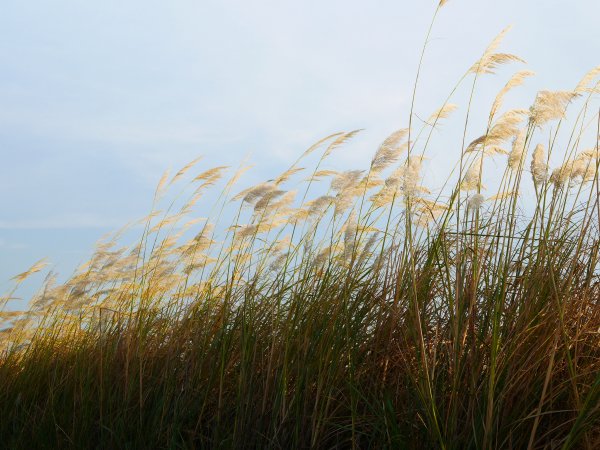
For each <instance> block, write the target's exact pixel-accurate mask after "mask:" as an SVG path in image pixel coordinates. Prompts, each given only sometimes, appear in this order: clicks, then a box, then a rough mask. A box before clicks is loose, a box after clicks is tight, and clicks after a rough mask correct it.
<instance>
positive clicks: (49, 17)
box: [0, 0, 600, 290]
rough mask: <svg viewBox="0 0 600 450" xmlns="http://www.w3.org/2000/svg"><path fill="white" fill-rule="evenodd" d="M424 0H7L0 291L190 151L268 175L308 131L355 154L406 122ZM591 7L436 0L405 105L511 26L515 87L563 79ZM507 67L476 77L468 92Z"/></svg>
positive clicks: (140, 197) (0, 23)
mask: <svg viewBox="0 0 600 450" xmlns="http://www.w3.org/2000/svg"><path fill="white" fill-rule="evenodd" d="M434 8H435V1H433V0H432V1H429V0H418V1H398V0H381V1H370V2H365V1H355V0H343V1H342V0H339V1H338V0H334V1H328V0H319V1H315V0H305V1H301V2H299V1H294V2H292V1H287V0H278V1H264V0H253V1H247V0H246V1H227V0H219V1H201V0H196V1H191V0H170V1H163V0H161V1H158V0H143V1H141V0H128V1H126V2H123V1H115V0H104V1H101V2H100V1H97V2H92V1H75V0H72V1H67V0H52V1H29V2H26V1H21V0H6V1H5V2H3V5H2V7H1V8H0V61H1V66H0V67H1V68H2V70H0V154H1V156H2V158H1V159H0V205H1V208H0V289H1V290H6V289H8V287H9V286H10V283H7V282H6V280H8V278H10V277H11V276H13V275H14V274H16V273H18V272H20V271H22V270H24V269H26V268H27V267H28V266H29V265H30V264H31V263H33V262H34V261H36V260H37V259H39V258H40V257H42V256H48V257H49V258H50V260H51V261H52V262H53V263H54V264H55V265H56V267H57V268H58V269H59V270H60V271H62V272H67V273H68V272H70V271H71V270H72V269H73V268H74V266H75V265H76V264H77V263H78V262H80V261H81V260H83V259H84V258H85V256H86V255H88V254H89V251H90V249H91V247H92V244H93V242H94V241H95V240H96V239H97V238H98V237H99V236H100V235H102V234H103V233H105V232H107V231H109V230H111V229H115V228H118V227H119V226H120V225H122V224H124V223H126V222H128V221H130V220H132V219H137V218H139V217H141V216H142V215H144V214H145V213H146V212H147V210H148V207H149V203H150V200H151V196H152V191H153V188H154V185H155V183H156V182H157V180H158V179H159V178H160V175H161V174H162V172H163V171H164V169H165V168H167V167H171V168H173V169H177V168H179V167H180V166H181V165H183V164H185V163H186V162H188V161H189V160H191V159H193V158H194V157H196V156H198V155H200V154H203V155H205V156H206V159H205V161H204V162H203V164H204V166H214V165H221V164H233V165H235V164H236V163H238V162H239V160H240V159H241V158H243V157H244V156H245V155H247V154H251V155H252V156H251V158H250V159H251V161H252V162H253V163H255V164H256V166H257V168H256V170H255V174H254V176H255V177H256V178H261V177H267V178H268V177H269V176H271V175H273V174H274V173H276V172H277V171H279V170H281V169H283V168H284V167H285V165H286V164H288V163H289V162H290V161H291V160H293V159H294V158H295V157H296V156H297V155H298V154H299V153H301V152H302V151H303V150H304V149H305V148H306V147H308V146H309V145H310V144H311V143H312V142H314V141H316V140H317V139H319V138H321V137H323V136H325V135H327V134H330V133H332V132H336V131H340V130H350V129H354V128H365V129H366V132H365V133H364V135H363V136H362V137H361V138H360V139H359V140H358V141H357V145H355V146H353V147H349V150H348V151H347V152H345V153H343V155H342V156H341V158H342V159H343V160H344V161H345V163H347V164H349V165H352V166H357V165H360V164H362V163H363V162H365V161H366V160H367V159H368V158H369V156H370V155H371V152H372V150H373V149H374V148H375V145H376V144H377V143H378V142H380V141H381V140H382V139H383V138H384V137H385V135H386V134H387V133H389V132H391V131H393V130H394V129H396V128H398V127H400V126H403V125H405V124H406V117H407V113H408V102H409V96H410V92H411V86H412V82H413V79H414V74H415V69H416V64H417V60H418V56H419V51H420V46H421V44H422V40H423V37H424V34H425V31H426V28H427V26H428V23H429V21H430V19H431V15H432V13H433V10H434ZM598 17H600V2H599V1H598V0H569V1H567V0H562V1H558V0H544V1H542V0H518V1H517V0H503V1H501V2H500V1H497V0H450V1H449V2H448V4H447V6H446V7H444V9H443V10H442V12H441V13H440V16H439V19H438V22H437V25H436V27H435V29H434V31H433V35H432V41H431V46H430V49H429V51H428V53H427V56H426V59H425V66H424V69H423V78H422V84H421V86H422V89H421V90H420V92H419V95H418V98H417V103H418V105H417V112H418V113H419V112H421V113H422V114H423V115H425V116H426V115H428V113H429V112H431V111H432V110H433V109H435V108H436V107H437V106H439V103H440V102H441V101H442V99H443V97H444V95H445V94H446V93H447V92H448V91H449V89H450V88H451V87H452V85H453V84H454V82H455V81H456V80H457V79H458V77H459V76H460V74H461V73H462V72H463V71H464V70H465V69H466V68H467V67H469V66H470V65H471V64H472V62H473V61H474V60H476V59H477V57H478V56H479V54H480V53H481V51H482V50H483V49H484V48H485V46H486V45H487V43H488V42H489V41H490V40H491V39H492V38H493V37H494V36H495V35H496V34H497V33H498V32H499V31H500V30H502V29H503V28H504V27H505V26H506V25H509V24H513V25H514V28H513V30H512V31H511V33H510V34H509V35H508V37H507V39H506V40H505V43H504V45H503V49H505V50H506V51H510V52H514V53H517V54H518V55H520V56H522V57H523V58H524V59H526V60H527V61H528V63H529V68H530V69H532V70H534V71H535V72H536V73H537V76H536V78H535V80H534V81H532V82H530V83H529V85H530V86H531V89H530V90H525V91H523V92H522V94H515V95H516V97H513V98H516V99H517V100H518V99H519V97H518V96H519V95H522V96H523V102H524V104H523V106H528V104H529V103H530V101H531V100H532V98H533V95H534V92H535V90H537V89H545V88H547V89H568V88H570V87H573V86H574V85H575V84H576V83H577V81H578V80H579V78H580V77H581V76H582V75H583V73H585V72H586V71H587V70H589V69H590V68H591V67H593V66H595V65H597V64H598V63H599V62H600V61H599V60H598V55H600V31H599V30H600V27H598ZM504 81H505V78H498V80H497V81H490V83H488V84H487V85H485V86H483V87H482V97H483V98H486V97H485V94H486V92H487V94H488V97H489V95H491V94H492V93H495V92H496V90H497V88H498V86H499V85H500V84H502V83H503V82H504ZM486 89H487V90H488V91H486ZM462 106H464V105H462ZM451 159H452V160H454V159H455V157H454V156H453V157H452V158H451ZM439 164H440V165H444V164H445V162H444V158H443V157H441V158H440V163H439ZM434 173H435V172H434Z"/></svg>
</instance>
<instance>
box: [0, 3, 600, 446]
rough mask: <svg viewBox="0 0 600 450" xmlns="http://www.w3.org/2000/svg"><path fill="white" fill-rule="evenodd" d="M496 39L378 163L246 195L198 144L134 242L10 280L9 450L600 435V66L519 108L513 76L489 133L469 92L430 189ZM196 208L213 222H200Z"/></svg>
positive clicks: (3, 408) (3, 423)
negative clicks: (459, 94) (443, 174)
mask: <svg viewBox="0 0 600 450" xmlns="http://www.w3.org/2000/svg"><path fill="white" fill-rule="evenodd" d="M443 3H444V2H442V4H443ZM503 35H504V33H502V34H501V35H500V36H498V38H496V39H495V40H494V41H493V42H492V43H491V44H490V45H489V46H488V48H487V49H486V50H485V52H484V53H483V55H482V56H481V58H479V60H478V61H477V62H476V63H475V64H474V65H473V66H472V67H471V68H470V69H469V70H468V71H467V72H466V73H465V75H464V76H463V77H462V78H461V80H460V82H459V83H458V85H457V87H455V88H454V89H453V90H452V91H451V94H450V95H449V96H448V99H447V100H446V101H445V102H444V104H443V105H442V107H441V108H440V109H439V110H437V111H435V112H434V113H433V114H432V115H431V117H430V118H429V119H428V120H426V121H419V122H417V120H416V119H415V114H414V111H413V108H412V107H411V111H410V112H409V116H408V117H409V120H408V124H407V128H403V129H400V130H397V131H395V132H394V133H392V134H391V135H390V136H389V137H388V138H387V139H385V140H384V142H383V143H382V144H381V146H380V147H379V148H378V149H377V150H376V152H375V155H374V157H373V158H372V161H371V164H370V166H369V167H368V168H367V169H366V170H363V171H360V170H349V171H335V170H328V169H326V166H327V162H328V161H329V158H330V157H331V155H332V154H333V153H334V151H335V150H336V149H338V148H340V147H341V146H342V145H344V144H346V143H347V141H349V140H350V139H351V138H352V137H353V136H354V135H355V134H356V133H357V132H356V131H352V132H342V133H336V134H333V135H331V136H328V137H326V138H324V139H322V140H321V141H319V142H318V143H316V144H315V145H313V146H312V147H310V148H309V149H308V150H307V151H306V152H304V154H303V155H302V157H301V158H300V159H299V160H298V161H297V162H296V163H294V164H293V165H292V166H291V167H290V168H289V169H288V170H286V171H285V172H284V173H282V174H281V175H279V176H277V177H275V178H273V179H272V180H270V181H268V182H264V183H260V184H258V185H256V186H253V187H250V188H247V189H244V190H243V191H242V192H241V193H238V194H236V192H237V190H238V189H236V188H235V186H236V185H237V183H238V181H239V179H240V178H241V177H242V174H243V173H244V171H245V170H246V168H245V167H241V168H239V169H238V170H237V171H235V172H234V173H233V175H232V176H231V177H230V178H229V179H227V178H222V177H224V176H225V174H226V173H227V170H226V168H224V167H216V168H212V169H209V170H204V171H201V170H198V169H197V167H198V164H199V161H198V160H196V161H193V162H192V163H190V164H188V165H187V166H186V167H184V168H183V169H182V170H180V171H179V172H177V173H176V174H175V176H174V177H169V176H168V175H167V174H165V176H164V177H163V179H162V180H161V182H160V183H159V186H158V188H157V190H156V194H155V197H154V203H153V209H152V212H151V213H150V214H149V215H148V216H147V217H146V218H144V219H143V220H142V221H141V222H140V224H141V226H140V227H138V228H136V227H133V228H132V229H131V230H129V232H130V233H131V232H135V231H136V230H141V229H143V232H141V237H140V238H139V240H138V241H137V242H136V244H135V245H132V246H129V247H127V246H125V247H120V246H119V245H118V242H120V241H119V236H120V233H121V232H120V233H117V234H116V235H115V236H113V237H112V238H110V239H108V240H106V241H103V242H102V243H101V244H99V246H98V248H97V249H96V252H95V253H94V254H93V256H92V257H91V259H90V260H89V261H88V262H87V263H86V264H84V265H82V266H81V267H80V268H79V269H78V270H77V271H76V272H75V274H74V275H73V276H72V277H71V278H70V279H68V280H67V281H66V282H65V283H61V284H58V283H56V282H55V281H54V280H53V277H52V275H50V276H49V277H47V279H46V282H45V284H44V286H43V287H42V288H41V289H40V291H39V293H38V294H37V295H35V296H34V297H33V298H32V299H31V302H30V308H29V309H28V310H27V311H24V312H20V311H12V310H11V309H10V308H6V306H9V305H10V304H11V302H12V300H11V299H12V297H13V295H14V291H13V292H11V293H9V294H8V295H7V296H5V297H4V298H3V299H2V301H1V302H0V306H4V312H2V313H1V316H0V318H1V319H2V320H4V326H3V328H1V330H2V331H1V332H0V333H1V334H0V343H1V353H0V446H2V447H4V448H29V449H31V448H36V449H37V448H261V449H263V448H282V449H292V448H340V449H341V448H344V449H345V448H377V449H380V448H443V449H466V448H481V449H483V448H498V449H500V448H502V449H504V448H515V449H521V448H540V449H542V448H544V449H554V448H564V449H568V448H587V449H592V448H598V447H600V406H599V405H600V283H599V282H600V276H599V275H600V273H599V266H598V262H599V250H600V245H599V243H600V241H599V239H600V236H599V229H600V203H599V200H600V199H599V197H600V196H599V193H600V180H599V179H598V166H599V164H600V157H599V149H598V125H599V124H600V117H599V115H598V112H597V106H596V107H595V106H594V101H595V100H597V94H598V92H599V90H600V89H599V85H598V81H597V78H598V76H599V75H600V67H599V68H596V69H594V70H592V71H590V72H589V73H588V74H587V75H586V76H585V77H584V78H583V79H582V80H581V82H580V83H578V84H577V86H576V87H575V88H574V89H573V90H568V91H541V92H539V93H538V94H537V96H536V97H535V100H534V102H533V104H532V106H531V107H530V108H528V109H507V108H505V107H504V105H503V103H504V100H505V98H506V96H507V94H508V93H509V91H511V90H512V89H513V88H515V87H517V86H519V85H521V84H522V83H523V82H524V80H525V78H526V77H528V76H530V75H531V73H530V72H527V71H519V72H517V73H515V74H514V75H513V76H511V77H510V79H509V80H508V82H507V83H506V85H505V87H504V88H502V89H501V91H500V92H499V93H498V95H497V96H496V98H495V99H494V101H493V103H492V106H491V108H490V112H489V116H488V120H487V127H486V129H484V130H482V132H481V133H478V134H480V136H479V137H477V138H475V139H473V138H472V137H467V135H468V133H467V125H468V123H469V120H470V119H469V108H467V112H466V114H464V120H462V121H461V122H460V123H461V130H460V131H461V134H462V145H459V149H458V151H457V152H456V154H457V160H458V161H457V165H456V167H455V168H454V170H452V173H451V174H450V175H449V177H448V180H447V182H446V183H445V184H444V186H443V188H441V189H440V190H439V192H435V193H432V192H430V191H429V190H428V189H427V188H426V187H425V186H424V185H423V183H422V175H421V174H422V169H424V167H425V166H424V165H425V164H426V162H425V156H426V155H427V154H428V151H429V146H430V139H431V138H432V134H433V133H434V131H437V130H438V127H439V123H440V122H441V121H444V120H447V118H448V117H449V116H450V114H451V113H452V112H453V110H454V109H455V105H454V104H452V103H449V102H450V100H452V97H453V96H454V95H455V92H456V91H457V88H458V87H459V86H463V85H466V86H467V87H468V91H467V95H468V98H467V102H468V103H469V104H470V102H471V100H472V98H473V96H474V93H475V91H476V86H477V85H478V83H480V82H481V80H482V79H483V77H484V76H485V75H486V74H489V73H493V72H494V71H495V69H497V68H498V67H499V66H501V65H504V64H506V63H512V62H517V63H520V62H521V60H520V58H518V57H516V56H514V55H511V54H506V53H498V52H497V51H496V49H497V47H498V46H499V44H500V41H501V39H502V37H503ZM423 50H424V51H425V47H424V48H423ZM416 96H418V79H417V81H416V82H415V94H413V104H414V100H415V97H416ZM569 105H571V106H572V107H574V110H573V114H572V115H573V117H572V118H571V119H572V120H571V122H570V123H571V126H569V128H566V127H565V126H564V125H563V126H562V127H561V124H563V123H566V122H565V121H566V119H565V117H566V116H565V114H566V109H567V106H569ZM595 108H596V109H595ZM569 117H570V115H569ZM463 127H464V132H463ZM590 134H591V136H592V137H591V140H589V139H588V138H589V136H590ZM459 144H460V143H459ZM311 158H312V159H314V160H316V162H315V163H314V165H313V167H314V169H313V170H312V171H308V172H307V170H306V169H302V168H301V167H300V166H299V164H300V163H301V162H303V161H305V160H308V159H311ZM557 158H559V159H560V160H561V162H560V163H559V164H558V165H556V167H555V168H554V169H553V170H552V169H550V168H549V164H550V162H551V160H554V161H556V160H557ZM490 161H494V165H493V166H492V165H489V162H490ZM422 166H423V167H422ZM498 168H500V172H498ZM492 169H493V170H495V172H494V173H491V172H490V170H492ZM193 173H195V175H192V174H193ZM307 173H309V175H306V174H307ZM488 173H489V176H490V178H491V179H492V183H493V185H494V193H487V194H484V193H485V192H486V191H485V186H484V183H483V181H485V180H486V174H488ZM299 177H302V180H301V181H299ZM494 177H495V181H494ZM186 181H187V184H186V185H185V186H183V187H181V188H180V190H179V192H178V193H175V194H173V195H171V197H172V199H170V201H167V202H166V207H165V208H162V207H161V206H160V205H162V204H164V203H165V199H166V196H167V195H170V194H172V192H173V191H174V189H175V188H177V187H179V186H181V185H182V184H183V183H185V182H186ZM324 181H329V183H324ZM486 182H487V181H486ZM293 183H295V187H296V189H295V190H289V189H287V188H285V186H287V185H291V184H293ZM213 185H216V186H217V189H218V191H217V192H220V194H214V195H212V197H211V195H209V193H210V192H212V190H210V191H209V190H208V189H209V188H210V187H211V186H213ZM490 186H491V185H490ZM496 188H497V189H496ZM488 190H490V187H488ZM208 199H211V202H210V203H208ZM232 200H234V201H233V203H232ZM207 204H208V207H207V206H206V205H207ZM211 205H212V206H211ZM159 208H162V210H159ZM198 208H200V209H201V210H203V211H204V214H207V215H208V216H209V217H210V218H211V220H210V221H208V220H207V221H203V220H199V219H193V220H187V219H186V217H190V214H195V211H196V210H197V209H198ZM230 217H233V219H232V221H233V222H232V225H231V226H228V227H226V226H224V224H223V222H224V220H229V218H230ZM186 220H187V221H186ZM42 268H43V263H39V264H36V265H35V266H33V267H32V268H31V269H30V270H28V271H26V272H24V273H22V274H20V275H18V276H17V277H15V280H16V286H15V289H17V287H18V286H19V284H20V283H22V282H24V281H25V280H26V279H27V278H28V277H29V276H30V275H31V274H32V273H35V272H38V271H40V270H41V269H42Z"/></svg>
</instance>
